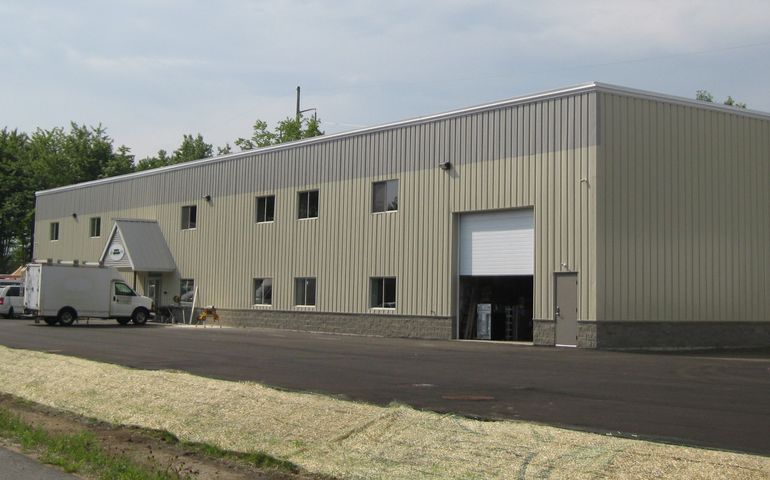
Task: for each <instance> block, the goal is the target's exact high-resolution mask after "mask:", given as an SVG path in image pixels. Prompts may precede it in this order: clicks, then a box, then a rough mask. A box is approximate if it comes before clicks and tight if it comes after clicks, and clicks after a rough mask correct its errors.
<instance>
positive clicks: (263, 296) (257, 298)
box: [254, 278, 273, 305]
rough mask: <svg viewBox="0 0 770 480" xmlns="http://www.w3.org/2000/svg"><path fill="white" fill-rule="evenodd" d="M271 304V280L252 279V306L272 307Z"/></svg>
mask: <svg viewBox="0 0 770 480" xmlns="http://www.w3.org/2000/svg"><path fill="white" fill-rule="evenodd" d="M272 304H273V279H272V278H255V279H254V305H272Z"/></svg>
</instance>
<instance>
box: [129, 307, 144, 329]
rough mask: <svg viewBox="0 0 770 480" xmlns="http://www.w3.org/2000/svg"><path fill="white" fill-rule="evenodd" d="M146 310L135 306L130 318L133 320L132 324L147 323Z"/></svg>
mask: <svg viewBox="0 0 770 480" xmlns="http://www.w3.org/2000/svg"><path fill="white" fill-rule="evenodd" d="M147 317H148V315H147V310H145V309H143V308H137V309H136V310H134V314H133V315H131V320H133V321H134V324H136V325H144V324H145V323H147Z"/></svg>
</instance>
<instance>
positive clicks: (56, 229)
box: [49, 222, 59, 240]
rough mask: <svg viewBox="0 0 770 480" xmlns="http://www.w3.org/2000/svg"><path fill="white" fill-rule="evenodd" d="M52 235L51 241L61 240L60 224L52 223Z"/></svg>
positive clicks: (50, 231)
mask: <svg viewBox="0 0 770 480" xmlns="http://www.w3.org/2000/svg"><path fill="white" fill-rule="evenodd" d="M49 233H50V237H49V238H50V239H51V240H58V239H59V222H51V229H50V230H49Z"/></svg>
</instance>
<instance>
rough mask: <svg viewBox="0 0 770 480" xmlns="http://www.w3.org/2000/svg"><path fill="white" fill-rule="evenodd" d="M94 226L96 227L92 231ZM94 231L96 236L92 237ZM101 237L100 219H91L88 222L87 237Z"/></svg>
mask: <svg viewBox="0 0 770 480" xmlns="http://www.w3.org/2000/svg"><path fill="white" fill-rule="evenodd" d="M94 225H96V229H94ZM94 230H96V235H94ZM101 236H102V217H91V218H90V219H89V221H88V237H89V238H99V237H101Z"/></svg>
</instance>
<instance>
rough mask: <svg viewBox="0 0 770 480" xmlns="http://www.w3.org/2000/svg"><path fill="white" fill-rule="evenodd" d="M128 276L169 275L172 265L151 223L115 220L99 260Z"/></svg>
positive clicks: (172, 261)
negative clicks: (162, 273)
mask: <svg viewBox="0 0 770 480" xmlns="http://www.w3.org/2000/svg"><path fill="white" fill-rule="evenodd" d="M99 261H100V262H101V263H103V264H104V265H106V266H110V267H115V268H117V269H118V270H121V271H129V272H173V271H175V270H176V262H174V257H173V256H172V255H171V251H170V250H169V249H168V244H166V239H165V238H164V237H163V232H161V231H160V226H158V222H157V221H155V220H138V219H116V220H115V223H114V225H113V226H112V231H111V232H110V235H109V237H107V244H106V245H105V246H104V251H103V252H102V256H101V258H100V259H99Z"/></svg>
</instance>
